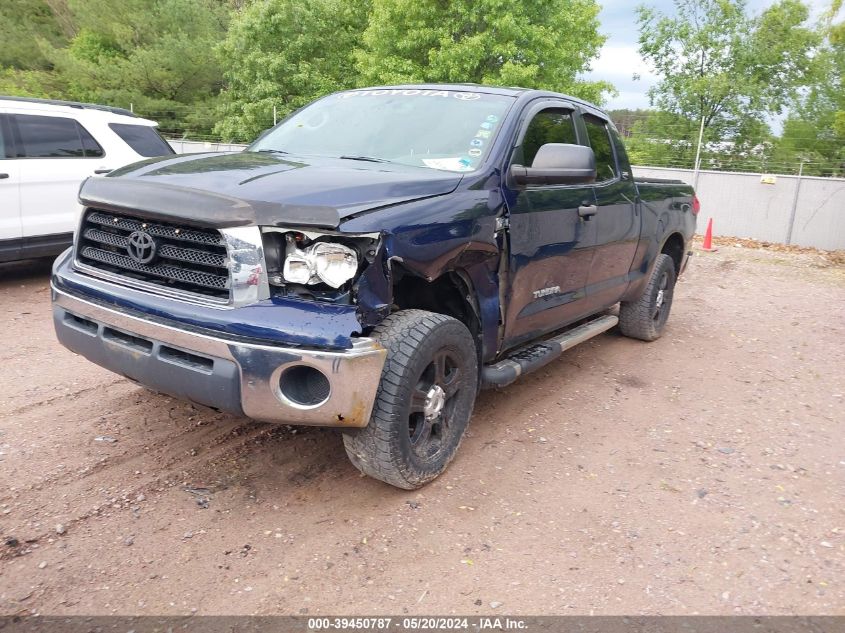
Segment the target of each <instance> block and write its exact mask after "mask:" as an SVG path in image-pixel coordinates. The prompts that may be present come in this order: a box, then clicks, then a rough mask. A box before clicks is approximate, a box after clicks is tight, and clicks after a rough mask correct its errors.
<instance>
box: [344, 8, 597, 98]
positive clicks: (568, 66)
mask: <svg viewBox="0 0 845 633" xmlns="http://www.w3.org/2000/svg"><path fill="white" fill-rule="evenodd" d="M598 12H599V6H598V4H597V3H596V2H595V0H511V1H510V2H504V1H503V0H451V1H449V2H444V1H443V0H415V1H414V2H407V1H406V0H373V11H372V15H371V16H370V21H369V25H368V27H367V29H366V31H365V32H364V37H363V46H362V48H361V49H360V50H359V51H357V53H356V59H357V62H358V63H357V67H358V72H359V73H360V75H361V79H362V81H363V82H365V83H367V84H392V83H420V82H477V83H483V84H497V85H505V86H525V87H531V88H546V89H550V90H558V91H561V92H568V93H571V94H574V95H576V96H580V97H583V98H586V99H589V100H591V101H597V102H600V101H601V100H602V95H603V93H605V92H607V91H610V90H611V89H612V88H611V87H610V86H609V85H608V84H606V83H603V82H588V81H585V80H583V79H580V78H579V74H580V73H582V72H583V71H585V70H587V69H588V68H589V64H590V61H591V60H593V59H594V58H595V57H596V56H597V55H598V52H599V49H600V48H601V46H602V44H603V43H604V41H605V38H604V37H603V36H602V35H600V34H599V32H598V26H599V23H598Z"/></svg>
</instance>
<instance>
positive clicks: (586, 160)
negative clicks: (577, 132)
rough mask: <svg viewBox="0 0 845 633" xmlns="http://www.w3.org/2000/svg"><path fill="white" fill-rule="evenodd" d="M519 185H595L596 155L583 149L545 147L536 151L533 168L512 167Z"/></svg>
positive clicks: (590, 150) (561, 145)
mask: <svg viewBox="0 0 845 633" xmlns="http://www.w3.org/2000/svg"><path fill="white" fill-rule="evenodd" d="M511 176H512V177H513V179H514V181H515V182H516V183H517V184H519V185H576V184H587V183H591V182H595V181H596V155H595V154H594V153H593V150H592V149H591V148H589V147H585V146H584V145H567V144H566V143H546V144H545V145H543V146H541V147H540V149H539V150H537V155H536V156H535V157H534V162H533V163H532V165H531V167H524V166H522V165H512V166H511Z"/></svg>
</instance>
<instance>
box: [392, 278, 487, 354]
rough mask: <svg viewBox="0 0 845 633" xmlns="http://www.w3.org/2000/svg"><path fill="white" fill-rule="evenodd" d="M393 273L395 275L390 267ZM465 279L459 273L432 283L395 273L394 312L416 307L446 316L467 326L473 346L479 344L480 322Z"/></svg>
mask: <svg viewBox="0 0 845 633" xmlns="http://www.w3.org/2000/svg"><path fill="white" fill-rule="evenodd" d="M394 272H398V271H397V270H396V269H395V268H394ZM470 287H471V286H470V282H469V280H468V279H467V278H466V277H465V276H464V275H462V274H461V273H459V272H448V273H445V274H444V275H442V276H440V277H438V278H437V279H435V280H433V281H428V280H427V279H423V278H422V277H417V276H416V275H412V274H407V273H406V274H399V275H397V276H396V278H395V281H394V284H393V305H394V309H396V310H408V309H410V308H417V309H419V310H428V311H429V312H437V313H439V314H446V315H448V316H451V317H454V318H456V319H457V320H458V321H460V322H461V323H463V324H464V325H466V326H467V329H469V331H470V333H471V334H472V337H473V339H474V340H475V342H476V345H477V346H479V348H480V344H481V319H480V318H479V311H478V306H477V304H476V302H475V299H474V297H473V294H472V292H471V290H470Z"/></svg>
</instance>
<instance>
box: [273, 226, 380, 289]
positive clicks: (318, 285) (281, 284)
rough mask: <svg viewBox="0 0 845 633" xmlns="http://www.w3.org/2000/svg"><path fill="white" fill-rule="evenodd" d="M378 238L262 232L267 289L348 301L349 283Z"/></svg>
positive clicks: (368, 258) (375, 247)
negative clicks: (269, 287)
mask: <svg viewBox="0 0 845 633" xmlns="http://www.w3.org/2000/svg"><path fill="white" fill-rule="evenodd" d="M378 245H379V235H378V234H368V235H346V234H331V233H317V232H313V231H297V230H287V229H277V228H265V229H264V251H265V256H266V258H267V268H268V278H269V281H270V286H271V288H272V287H275V288H276V289H277V292H281V293H284V294H290V293H292V294H296V295H299V296H307V297H309V298H315V299H321V300H326V301H332V302H343V303H346V302H349V301H350V300H351V295H350V290H351V284H350V282H353V281H354V280H355V279H356V277H357V276H358V275H359V273H360V272H362V270H363V269H364V268H365V267H366V265H367V264H368V263H371V262H372V261H373V259H374V257H375V255H376V252H377V251H378Z"/></svg>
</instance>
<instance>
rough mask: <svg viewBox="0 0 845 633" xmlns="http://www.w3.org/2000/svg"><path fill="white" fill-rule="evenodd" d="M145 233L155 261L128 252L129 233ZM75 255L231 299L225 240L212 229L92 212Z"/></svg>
mask: <svg viewBox="0 0 845 633" xmlns="http://www.w3.org/2000/svg"><path fill="white" fill-rule="evenodd" d="M135 231H142V232H144V233H146V234H147V235H149V236H150V237H151V238H152V239H153V241H154V242H155V249H156V255H155V257H154V259H153V260H152V261H149V262H148V263H141V262H140V261H138V260H137V259H136V258H133V257H132V256H130V253H129V249H128V246H129V236H130V235H132V233H134V232H135ZM76 248H77V251H76V256H77V259H78V260H79V261H80V262H81V263H83V264H87V265H88V266H92V267H94V268H97V269H99V270H103V271H106V272H109V273H112V274H116V275H120V276H122V277H126V278H128V279H133V280H136V281H143V282H146V283H151V284H155V285H157V286H162V287H164V288H168V289H172V290H182V291H186V292H191V293H195V294H201V295H205V296H207V297H213V298H215V299H228V298H229V285H230V282H229V268H228V258H227V255H226V243H225V242H224V241H223V238H222V236H221V235H220V233H219V232H218V231H215V230H214V229H197V228H193V227H190V228H189V227H182V226H178V225H174V224H170V223H166V222H158V221H155V222H153V221H148V220H142V219H137V218H132V217H126V216H123V215H116V214H112V213H108V212H105V211H99V210H96V209H94V210H89V211H88V212H87V213H86V215H85V218H84V220H83V222H82V226H81V228H80V235H79V240H78V243H77V247H76Z"/></svg>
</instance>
